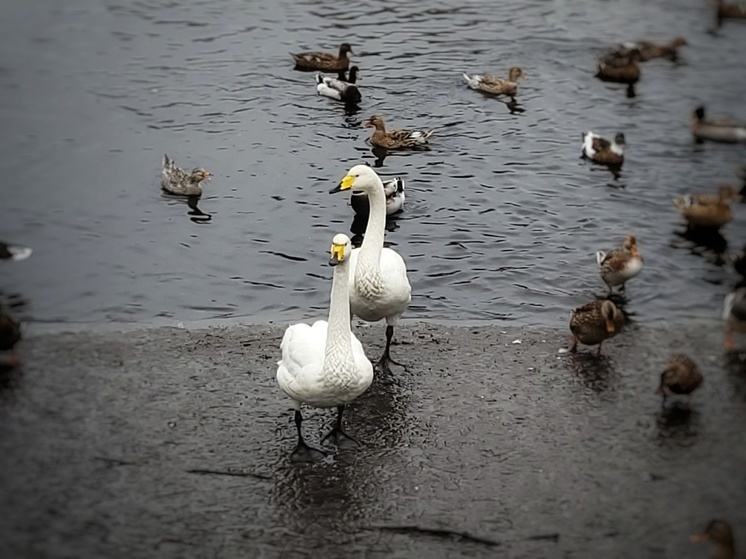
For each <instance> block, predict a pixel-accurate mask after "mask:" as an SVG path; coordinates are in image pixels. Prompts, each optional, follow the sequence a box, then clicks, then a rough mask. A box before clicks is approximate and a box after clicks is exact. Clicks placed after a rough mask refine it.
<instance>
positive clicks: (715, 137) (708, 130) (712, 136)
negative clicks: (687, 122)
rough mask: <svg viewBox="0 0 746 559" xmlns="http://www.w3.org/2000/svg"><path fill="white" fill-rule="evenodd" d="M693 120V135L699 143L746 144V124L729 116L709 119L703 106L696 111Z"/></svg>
mask: <svg viewBox="0 0 746 559" xmlns="http://www.w3.org/2000/svg"><path fill="white" fill-rule="evenodd" d="M691 120H692V134H693V135H694V138H695V139H696V140H697V141H698V142H702V141H704V140H710V141H711V142H720V143H724V144H736V143H739V142H746V122H743V121H740V120H736V119H734V118H731V117H728V116H715V117H710V118H707V117H706V116H705V108H704V106H702V105H700V106H699V107H697V108H696V109H695V110H694V112H693V113H692V116H691Z"/></svg>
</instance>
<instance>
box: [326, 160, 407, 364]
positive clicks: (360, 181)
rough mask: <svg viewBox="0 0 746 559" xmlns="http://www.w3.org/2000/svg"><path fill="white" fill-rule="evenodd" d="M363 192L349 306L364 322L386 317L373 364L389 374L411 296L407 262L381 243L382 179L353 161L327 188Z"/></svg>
mask: <svg viewBox="0 0 746 559" xmlns="http://www.w3.org/2000/svg"><path fill="white" fill-rule="evenodd" d="M346 190H349V191H350V192H362V193H364V194H366V195H367V196H368V201H369V202H370V215H369V216H368V225H367V226H366V228H365V236H364V237H363V244H362V246H361V247H360V248H356V249H354V250H353V251H352V258H351V262H350V268H351V269H352V273H351V275H350V310H351V312H352V314H353V315H354V316H357V317H358V318H360V319H362V320H364V321H366V322H378V321H379V320H382V319H385V320H386V349H385V350H384V352H383V355H382V356H381V358H380V359H379V360H378V362H377V363H376V367H377V368H378V369H380V370H381V371H383V372H384V373H387V374H390V372H391V369H390V364H394V365H398V364H399V363H397V362H396V361H394V360H393V359H391V355H390V350H391V340H392V338H393V336H394V327H395V326H396V324H397V322H398V320H399V317H400V316H401V315H402V313H403V312H404V311H405V310H407V307H408V306H409V302H410V301H411V300H412V286H411V285H410V284H409V278H408V276H407V265H406V264H405V263H404V259H403V258H402V257H401V256H400V255H399V253H397V252H396V251H395V250H393V249H390V248H385V247H384V246H383V238H384V231H385V226H386V195H385V193H384V187H383V183H382V182H381V179H380V177H379V176H378V175H377V174H376V172H375V171H374V170H373V169H371V168H370V167H368V166H367V165H355V166H354V167H352V168H351V169H350V170H349V171H348V172H347V175H345V177H344V178H343V179H342V181H341V182H340V183H339V185H337V187H336V188H333V189H332V190H331V191H330V192H331V193H332V194H334V193H335V192H343V191H346Z"/></svg>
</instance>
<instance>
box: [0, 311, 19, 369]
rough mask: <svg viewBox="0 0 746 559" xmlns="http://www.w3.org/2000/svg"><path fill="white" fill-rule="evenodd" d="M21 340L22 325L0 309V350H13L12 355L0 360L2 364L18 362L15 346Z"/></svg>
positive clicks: (10, 364)
mask: <svg viewBox="0 0 746 559" xmlns="http://www.w3.org/2000/svg"><path fill="white" fill-rule="evenodd" d="M20 340H21V327H20V325H19V324H18V323H17V322H16V321H15V320H13V319H12V318H11V317H10V315H8V314H7V313H6V312H4V311H0V351H11V352H12V353H11V355H10V357H8V358H6V359H4V360H0V365H6V366H13V365H15V364H16V363H17V362H18V356H17V355H16V353H15V346H16V344H17V343H18V342H19V341H20Z"/></svg>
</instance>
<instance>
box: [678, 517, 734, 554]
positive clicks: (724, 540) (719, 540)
mask: <svg viewBox="0 0 746 559" xmlns="http://www.w3.org/2000/svg"><path fill="white" fill-rule="evenodd" d="M706 540H710V541H712V542H713V543H714V544H715V545H716V546H717V555H716V556H715V557H716V558H717V559H735V557H736V546H735V543H734V541H733V530H731V529H730V526H729V525H728V523H727V522H725V521H723V520H712V521H710V523H709V524H708V525H707V528H705V531H704V532H702V533H700V534H694V535H693V536H691V537H690V538H689V541H690V542H692V543H697V542H702V541H706Z"/></svg>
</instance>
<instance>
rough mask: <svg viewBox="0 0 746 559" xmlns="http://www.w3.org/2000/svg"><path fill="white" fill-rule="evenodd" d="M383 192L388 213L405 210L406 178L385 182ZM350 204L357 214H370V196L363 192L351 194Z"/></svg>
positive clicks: (392, 213)
mask: <svg viewBox="0 0 746 559" xmlns="http://www.w3.org/2000/svg"><path fill="white" fill-rule="evenodd" d="M383 192H384V194H385V195H386V215H394V214H396V213H399V212H400V211H402V210H404V200H405V199H406V195H405V194H404V180H403V179H402V178H401V177H396V178H394V179H391V180H389V181H386V182H384V183H383ZM350 205H351V206H352V209H353V210H354V211H355V213H356V214H362V215H368V214H369V213H370V203H369V202H368V196H366V195H365V194H364V193H362V192H353V193H352V196H350Z"/></svg>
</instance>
